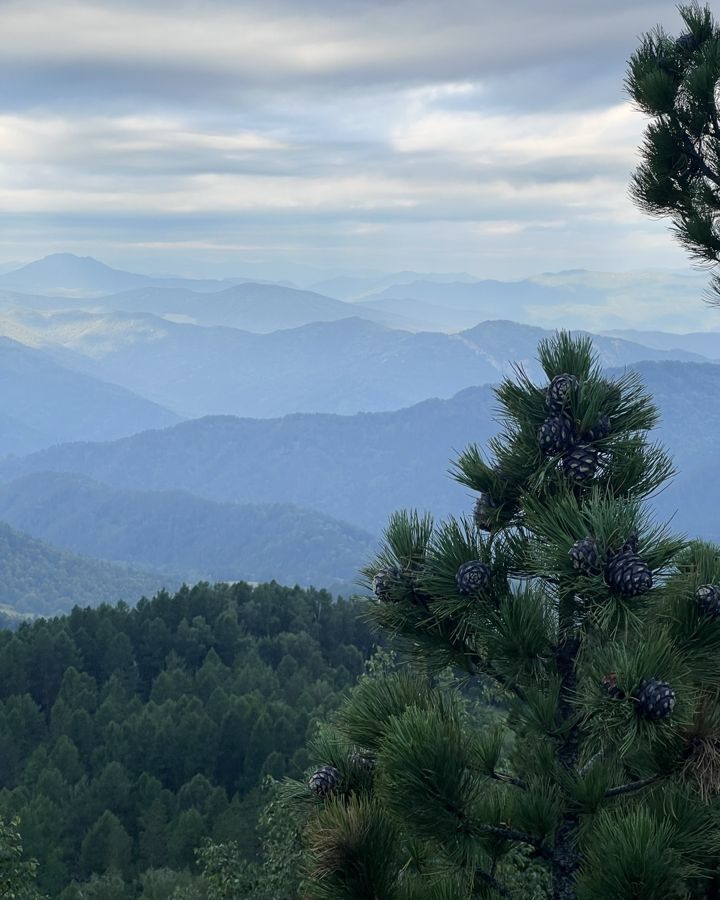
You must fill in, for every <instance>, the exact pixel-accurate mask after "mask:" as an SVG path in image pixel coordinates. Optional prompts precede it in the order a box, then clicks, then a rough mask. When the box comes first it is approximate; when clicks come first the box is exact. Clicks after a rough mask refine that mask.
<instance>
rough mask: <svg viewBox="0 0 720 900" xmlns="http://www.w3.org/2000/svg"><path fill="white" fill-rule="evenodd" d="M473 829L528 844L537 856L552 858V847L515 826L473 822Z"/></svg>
mask: <svg viewBox="0 0 720 900" xmlns="http://www.w3.org/2000/svg"><path fill="white" fill-rule="evenodd" d="M473 829H474V830H475V831H477V832H479V833H480V834H492V835H493V836H494V837H499V838H504V840H506V841H516V842H517V843H520V844H528V845H529V846H530V847H533V848H534V849H535V852H536V853H537V855H538V856H541V857H542V858H543V859H553V851H552V848H551V847H548V845H547V844H545V843H544V842H543V841H542V840H540V838H537V837H535V836H534V835H532V834H530V833H529V832H527V831H518V829H516V828H507V827H506V826H504V825H482V824H481V825H478V824H477V823H474V824H473Z"/></svg>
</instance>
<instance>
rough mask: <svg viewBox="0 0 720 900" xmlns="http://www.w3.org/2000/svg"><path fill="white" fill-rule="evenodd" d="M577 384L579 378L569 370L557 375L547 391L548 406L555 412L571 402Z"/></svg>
mask: <svg viewBox="0 0 720 900" xmlns="http://www.w3.org/2000/svg"><path fill="white" fill-rule="evenodd" d="M577 384H578V380H577V378H576V377H575V376H574V375H570V374H569V373H568V372H563V374H562V375H556V376H555V378H553V380H552V381H551V382H550V384H549V385H548V387H547V389H546V391H545V397H546V403H547V408H548V409H549V410H550V411H551V412H553V413H559V412H560V411H561V410H562V408H563V407H564V406H565V405H566V404H567V403H569V402H570V398H571V397H572V392H573V390H574V389H575V388H576V387H577Z"/></svg>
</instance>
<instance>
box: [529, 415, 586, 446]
mask: <svg viewBox="0 0 720 900" xmlns="http://www.w3.org/2000/svg"><path fill="white" fill-rule="evenodd" d="M537 439H538V443H539V444H540V449H541V450H542V451H543V452H544V453H546V454H547V455H548V456H553V455H554V454H556V453H564V452H565V451H566V450H569V449H570V448H571V447H573V446H574V445H575V441H576V440H577V435H576V433H575V423H574V422H573V421H572V419H571V418H570V417H569V416H566V415H565V414H564V413H562V414H560V415H556V416H548V417H547V419H545V421H544V422H543V423H542V425H541V426H540V427H539V428H538V433H537Z"/></svg>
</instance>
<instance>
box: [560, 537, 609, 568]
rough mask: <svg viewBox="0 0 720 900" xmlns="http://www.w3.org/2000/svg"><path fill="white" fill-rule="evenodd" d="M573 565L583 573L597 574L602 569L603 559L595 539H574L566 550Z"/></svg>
mask: <svg viewBox="0 0 720 900" xmlns="http://www.w3.org/2000/svg"><path fill="white" fill-rule="evenodd" d="M568 556H569V557H570V559H571V560H572V564H573V567H574V568H575V569H577V570H578V571H579V572H582V574H583V575H599V574H600V573H601V572H602V569H603V560H602V556H601V554H600V548H599V547H598V545H597V541H595V540H593V539H592V538H591V537H586V538H583V539H582V540H581V541H575V543H574V544H573V545H572V547H571V548H570V549H569V550H568Z"/></svg>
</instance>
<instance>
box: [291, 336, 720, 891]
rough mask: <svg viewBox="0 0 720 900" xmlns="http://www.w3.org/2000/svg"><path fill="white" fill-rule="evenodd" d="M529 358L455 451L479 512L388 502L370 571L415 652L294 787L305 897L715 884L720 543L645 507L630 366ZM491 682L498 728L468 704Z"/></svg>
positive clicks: (388, 619)
mask: <svg viewBox="0 0 720 900" xmlns="http://www.w3.org/2000/svg"><path fill="white" fill-rule="evenodd" d="M539 359H540V362H541V364H542V368H543V370H544V372H545V374H546V376H547V382H546V383H545V384H542V385H535V384H533V383H532V382H531V381H530V380H529V379H528V378H527V377H526V375H525V374H524V373H523V371H522V369H517V370H516V373H515V378H514V379H512V380H510V379H507V380H505V381H503V382H502V384H501V385H500V386H499V387H498V389H497V398H498V400H499V405H500V410H501V426H502V431H501V433H500V434H499V435H498V436H497V437H496V438H495V439H493V440H492V441H491V443H490V452H489V454H488V455H487V456H486V455H484V454H483V453H482V452H481V450H480V449H479V448H478V447H476V446H471V447H469V448H468V449H466V450H465V451H464V452H463V453H462V454H461V456H460V457H459V459H458V461H457V463H456V465H455V468H454V474H455V477H456V478H457V479H458V480H459V481H460V482H461V483H462V484H463V485H465V486H467V487H469V488H471V489H472V490H473V491H474V492H476V497H477V500H476V503H475V508H474V510H473V514H469V515H468V516H466V517H463V518H459V519H452V518H451V519H449V520H448V521H445V522H442V523H439V524H437V525H435V524H433V522H432V521H431V520H430V519H429V518H428V517H423V516H420V515H418V514H417V513H414V512H410V513H408V512H401V513H397V514H395V515H394V516H393V517H392V518H391V520H390V523H389V525H388V528H387V531H386V535H385V542H384V546H383V548H382V550H381V552H380V554H379V555H378V557H377V558H376V559H375V560H374V561H373V562H372V563H371V564H370V565H368V566H367V568H366V569H365V570H364V576H365V578H366V579H367V583H368V585H369V586H372V587H373V589H374V593H375V600H374V602H372V603H370V604H369V615H370V616H371V617H372V618H373V619H374V621H375V622H376V623H377V624H378V625H379V626H380V628H381V629H382V630H383V631H384V632H385V633H387V634H388V635H390V636H391V637H392V638H393V639H394V641H395V643H396V645H397V646H398V647H399V648H401V649H402V650H403V652H404V653H405V655H406V659H407V661H408V665H407V666H406V667H404V668H401V669H400V670H399V671H398V672H395V673H391V674H389V675H387V676H384V677H378V678H371V679H365V680H363V681H361V683H360V684H359V685H358V687H357V688H356V689H355V690H354V692H353V693H352V695H351V697H350V699H349V701H348V703H347V705H346V706H345V707H344V708H343V709H342V710H341V712H340V713H339V714H338V716H337V718H336V720H335V721H334V723H333V725H332V727H328V728H326V729H324V730H323V732H322V733H321V735H320V737H319V738H318V740H317V741H316V745H315V747H314V755H315V761H316V765H315V768H314V769H313V770H312V771H311V772H308V775H307V778H306V780H305V781H304V782H302V783H300V782H296V783H289V786H288V787H287V788H286V796H287V798H288V802H290V801H291V800H292V801H294V802H296V803H298V804H300V805H301V806H302V808H304V809H305V810H306V813H305V814H306V815H307V816H308V824H307V828H306V844H307V847H308V872H307V879H308V883H307V889H306V894H307V896H308V897H312V898H315V900H340V898H342V900H360V898H367V897H373V898H378V900H380V898H382V900H410V898H413V900H421V898H427V900H430V898H433V900H461V898H470V897H488V898H490V897H518V898H527V900H529V898H539V897H545V896H551V897H553V898H554V900H575V898H582V900H610V898H612V900H656V898H660V897H662V898H669V897H677V898H680V897H682V898H690V897H692V898H708V900H709V898H712V897H718V896H719V895H720V894H719V893H718V891H720V880H719V879H718V868H717V866H718V863H717V860H718V851H719V850H720V827H719V826H720V799H719V798H718V788H720V706H719V705H718V694H719V691H720V663H719V662H718V660H719V659H720V656H718V652H719V651H720V587H718V585H720V553H719V552H718V549H717V548H715V547H714V546H711V545H708V544H703V543H693V544H687V543H685V542H683V541H682V540H681V539H679V538H677V537H674V536H673V535H672V534H671V533H670V531H669V530H668V528H667V527H665V526H663V525H661V524H657V523H656V522H654V520H653V518H652V515H651V513H650V511H649V510H648V507H647V503H648V500H649V498H651V497H652V495H653V494H654V493H655V492H656V491H657V490H658V489H660V488H661V486H662V485H663V484H664V482H665V481H666V480H667V479H668V478H669V477H670V475H671V470H672V469H671V463H670V461H669V460H668V458H667V456H666V454H665V453H664V451H663V450H662V448H661V447H659V446H657V445H655V444H653V443H651V442H650V441H649V439H648V436H647V432H648V431H649V430H650V429H651V428H652V427H653V426H654V425H655V423H656V421H657V412H656V410H655V408H654V406H653V404H652V402H651V399H650V398H649V397H648V396H647V395H646V393H645V392H644V390H643V388H642V385H641V383H640V381H639V379H638V377H637V376H636V374H634V373H628V374H625V375H623V376H621V377H619V378H610V377H608V376H606V375H605V374H604V373H603V372H602V371H601V370H600V368H599V365H598V363H597V359H596V357H595V356H594V354H593V351H592V346H591V343H590V342H589V340H586V339H572V338H571V337H569V336H568V335H566V334H562V333H561V334H559V335H557V336H556V337H554V338H553V339H551V340H549V341H545V342H543V343H541V345H540V348H539ZM558 420H561V421H560V422H558ZM585 459H592V465H591V466H588V465H586V464H585V462H583V460H585ZM578 460H580V461H581V462H582V465H574V464H571V462H569V461H574V462H577V461H578ZM478 505H479V506H480V507H481V515H477V507H478ZM448 670H450V671H452V672H454V673H455V674H454V675H453V678H452V679H450V678H449V676H448V675H447V672H448ZM488 686H491V687H492V690H493V691H494V692H496V693H498V694H499V696H500V697H501V698H502V700H503V703H504V705H505V708H506V712H505V713H504V714H503V715H501V716H500V717H499V722H498V725H497V727H490V726H488V724H487V716H485V717H478V716H477V715H475V714H474V713H473V712H472V707H469V706H468V704H467V702H465V701H464V699H463V698H464V697H465V696H467V694H468V690H472V689H476V688H478V687H480V688H483V689H487V688H488ZM529 876H532V879H534V881H532V883H531V880H528V878H529ZM543 883H546V884H547V892H546V889H544V888H543ZM548 892H549V893H548Z"/></svg>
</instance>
